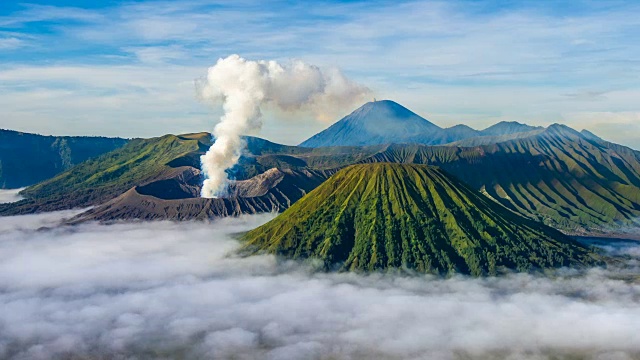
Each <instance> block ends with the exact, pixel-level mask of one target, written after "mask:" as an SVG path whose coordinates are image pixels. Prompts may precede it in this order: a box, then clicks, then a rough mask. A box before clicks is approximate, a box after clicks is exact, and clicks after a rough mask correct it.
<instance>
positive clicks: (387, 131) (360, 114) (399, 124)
mask: <svg viewBox="0 0 640 360" xmlns="http://www.w3.org/2000/svg"><path fill="white" fill-rule="evenodd" d="M442 132H443V130H442V129H441V128H440V127H438V126H436V125H434V124H432V123H430V122H429V121H427V120H426V119H424V118H422V117H420V116H418V115H417V114H415V113H414V112H412V111H411V110H409V109H407V108H405V107H404V106H402V105H400V104H398V103H396V102H393V101H391V100H381V101H374V102H369V103H366V104H364V105H363V106H361V107H360V108H358V109H357V110H355V111H354V112H352V113H351V114H349V115H347V116H345V117H344V118H342V119H341V120H340V121H338V122H336V123H335V124H333V125H331V126H330V127H329V128H328V129H326V130H324V131H322V132H320V133H318V134H316V135H314V136H312V137H311V138H309V139H308V140H306V141H304V142H303V143H301V144H300V146H303V147H323V146H362V145H376V144H391V143H396V144H401V143H430V141H431V140H430V139H431V138H433V137H437V138H440V137H441V134H442Z"/></svg>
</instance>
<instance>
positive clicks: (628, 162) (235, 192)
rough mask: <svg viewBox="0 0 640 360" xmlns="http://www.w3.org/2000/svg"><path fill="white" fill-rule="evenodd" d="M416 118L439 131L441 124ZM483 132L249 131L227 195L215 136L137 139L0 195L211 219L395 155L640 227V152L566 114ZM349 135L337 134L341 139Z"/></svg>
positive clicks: (542, 205)
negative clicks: (436, 138) (206, 182)
mask: <svg viewBox="0 0 640 360" xmlns="http://www.w3.org/2000/svg"><path fill="white" fill-rule="evenodd" d="M378 103H383V104H386V105H385V106H384V108H388V107H391V108H393V109H395V110H393V111H394V112H400V113H403V114H405V115H406V116H405V117H404V118H403V119H404V120H399V121H408V122H410V123H414V122H418V121H422V122H426V120H423V119H421V118H419V117H417V115H415V114H414V115H415V116H414V115H411V114H412V113H410V112H408V110H406V109H405V110H406V111H405V110H402V109H404V108H402V107H400V106H399V105H398V107H396V106H395V105H393V104H395V103H393V102H390V101H385V102H382V101H379V102H375V103H369V104H366V105H365V106H364V107H362V108H361V109H359V110H362V111H363V112H364V110H367V109H366V107H369V108H370V109H368V110H367V111H368V112H371V111H374V110H372V109H375V108H376V107H377V104H378ZM387 110H388V109H387ZM387 110H385V111H387ZM356 112H357V111H356ZM356 112H354V113H356ZM374 112H375V111H374ZM407 112H408V113H407ZM364 115H365V114H363V116H364ZM374 115H375V114H373V113H372V114H369V115H366V116H364V117H360V120H362V119H363V118H364V119H367V118H370V117H372V116H374ZM384 119H387V118H386V117H383V116H380V117H378V120H376V121H379V122H384V121H386V120H384ZM343 120H344V119H343ZM341 121H342V120H341ZM418 123H419V122H418ZM420 124H421V123H420ZM334 126H335V125H334ZM334 126H332V127H331V128H333V127H334ZM412 126H413V125H412ZM415 126H419V127H420V129H430V131H435V132H437V131H438V130H437V129H438V127H437V126H435V125H433V124H431V125H429V124H427V125H425V124H422V125H415ZM331 128H329V129H328V130H331ZM392 128H394V129H395V128H397V127H396V126H389V127H388V129H392ZM416 128H417V127H416ZM462 129H464V128H462ZM328 130H325V132H326V131H328ZM332 131H333V130H332ZM345 131H346V130H345ZM474 131H475V130H474ZM323 133H324V132H321V133H320V134H318V135H316V136H314V137H312V139H313V138H316V137H317V136H319V135H321V134H323ZM481 133H482V135H481V136H475V137H470V138H466V139H463V140H458V141H456V142H453V143H451V142H449V143H447V144H444V145H438V146H432V145H424V144H416V143H394V144H376V145H366V146H333V147H302V146H285V145H280V144H275V143H272V142H269V141H267V140H264V139H260V138H255V137H246V141H247V150H246V152H245V154H244V156H243V157H242V158H241V161H240V163H239V164H238V165H237V166H236V167H234V168H233V169H231V170H229V172H230V174H231V175H232V177H233V178H235V179H237V182H236V183H234V185H232V192H231V193H230V194H229V196H228V197H225V198H221V199H202V198H199V197H198V194H199V190H200V185H201V181H202V178H201V174H200V170H199V166H200V163H199V156H200V155H202V154H203V153H204V152H205V151H206V150H207V149H208V147H209V146H210V145H211V141H212V139H211V136H210V134H208V133H198V134H185V135H179V136H176V135H166V136H163V137H158V138H152V139H136V140H132V141H130V142H129V143H127V144H126V145H124V146H122V147H121V148H118V149H116V150H114V151H112V152H109V153H106V154H103V155H102V156H100V157H98V158H94V159H90V160H88V161H86V162H84V163H81V164H79V165H78V166H75V167H73V168H72V169H70V170H68V171H65V172H63V173H61V174H59V175H57V176H55V177H54V178H51V179H48V180H45V181H43V182H41V183H39V184H37V185H35V186H31V187H29V188H27V189H26V190H25V191H24V192H23V194H24V196H25V197H26V199H25V200H23V201H21V202H18V203H14V204H0V215H10V214H24V213H33V212H39V211H49V210H59V209H68V208H73V207H86V206H94V208H93V209H92V210H90V211H89V212H87V213H85V214H83V215H80V216H79V217H78V218H77V219H75V220H74V221H86V220H100V221H110V220H121V219H175V220H183V219H195V218H197V219H204V218H215V217H220V216H229V215H239V214H251V213H259V212H265V211H282V210H284V209H286V208H288V207H290V206H291V205H292V204H293V203H295V202H296V201H298V200H299V199H300V198H302V197H304V196H305V195H306V194H307V193H308V192H310V191H311V190H313V189H314V188H316V187H317V186H318V185H320V184H321V183H323V182H324V181H325V180H326V179H327V178H329V177H330V176H331V175H332V174H334V173H336V172H337V171H339V170H340V169H342V168H344V167H346V166H349V165H352V164H365V163H383V162H392V163H415V164H427V165H435V166H439V167H441V168H442V169H444V170H445V171H446V172H447V173H449V174H452V175H453V176H455V177H457V178H458V179H460V180H461V181H463V182H464V183H466V184H468V185H469V186H470V187H471V188H472V189H475V190H476V191H478V192H480V193H483V194H484V195H485V196H487V197H488V198H490V199H492V200H493V201H495V202H497V203H499V204H501V205H503V206H504V207H506V208H508V209H510V210H511V211H513V212H515V213H518V214H520V215H523V216H525V217H527V218H530V219H534V220H538V221H541V222H543V223H545V224H547V225H550V226H552V227H554V228H556V229H561V230H563V231H565V232H567V233H571V234H593V233H596V232H611V231H615V229H616V228H617V227H620V226H637V225H638V224H637V222H636V221H637V219H639V218H640V152H637V151H634V150H632V149H629V148H627V147H624V146H621V145H617V144H613V143H610V142H607V141H604V140H602V139H600V138H599V137H597V136H596V135H594V134H591V133H588V132H578V131H575V130H573V129H571V128H569V127H566V126H563V125H558V124H556V125H552V126H549V127H548V128H546V129H545V128H537V127H530V126H527V125H522V124H517V123H500V124H497V125H495V126H493V127H490V128H488V129H485V130H483V131H481ZM402 134H404V135H406V136H405V138H406V137H407V136H409V137H410V135H411V134H410V132H408V131H396V132H395V135H393V136H400V135H402ZM407 134H409V135H407ZM357 135H358V134H356V133H353V136H354V137H357ZM382 135H384V134H381V135H380V136H381V137H382ZM404 135H403V136H404ZM349 137H350V136H346V135H345V134H344V133H342V132H338V133H336V134H335V138H336V139H343V140H348V139H349ZM361 140H362V141H364V140H365V139H361ZM340 141H342V140H340ZM398 141H400V140H398Z"/></svg>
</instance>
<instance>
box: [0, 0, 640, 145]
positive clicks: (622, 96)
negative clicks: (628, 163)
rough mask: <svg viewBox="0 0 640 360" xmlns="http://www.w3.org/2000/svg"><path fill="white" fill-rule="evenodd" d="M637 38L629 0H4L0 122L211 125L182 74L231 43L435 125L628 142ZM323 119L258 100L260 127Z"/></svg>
mask: <svg viewBox="0 0 640 360" xmlns="http://www.w3.org/2000/svg"><path fill="white" fill-rule="evenodd" d="M96 3H100V4H99V6H98V7H96ZM559 3H561V4H559ZM638 39H640V3H638V2H635V1H606V2H601V1H565V2H556V1H446V2H434V1H416V2H396V1H380V2H358V1H348V2H338V1H320V2H293V1H282V2H261V1H242V0H241V1H233V2H212V1H198V0H194V1H189V0H188V1H180V2H177V1H168V2H165V1H137V2H131V1H129V2H121V1H102V2H97V1H49V2H46V1H36V2H12V1H10V0H9V1H7V0H4V1H2V2H0V109H1V110H0V119H1V120H0V127H2V128H11V129H18V130H23V131H31V132H39V133H44V134H73V135H76V134H96V135H117V136H126V137H132V136H155V135H161V134H164V133H169V132H173V133H180V132H190V131H203V130H211V129H212V128H213V125H214V123H215V122H216V120H217V118H218V117H219V115H220V110H219V109H215V108H210V107H208V106H207V105H205V104H202V103H200V102H199V101H198V100H197V99H196V96H195V91H194V86H193V81H194V79H196V78H199V77H201V76H204V75H205V73H206V70H207V68H208V67H209V66H211V65H213V64H214V63H215V61H216V60H217V59H218V58H220V57H226V56H227V55H230V54H233V53H237V54H240V55H242V56H243V57H246V58H249V59H275V60H283V61H284V60H287V59H290V58H296V59H301V60H304V61H306V62H310V63H313V64H318V65H321V66H327V67H339V68H341V69H342V70H343V72H345V74H347V75H348V76H349V77H351V78H353V79H355V80H356V81H358V82H360V83H362V84H365V85H367V86H368V87H370V88H371V89H372V90H373V91H374V93H375V94H376V97H378V98H390V99H394V100H396V101H398V102H400V103H401V104H403V105H405V106H407V107H409V108H410V109H412V110H414V111H416V112H417V113H419V114H420V115H422V116H424V117H426V118H428V119H429V120H431V121H432V122H434V123H436V124H438V125H441V126H452V125H455V124H458V123H466V124H468V125H470V126H472V127H475V128H483V127H486V126H488V125H490V124H493V123H495V122H498V121H501V120H516V121H521V122H526V123H530V124H534V125H548V124H551V123H555V122H560V123H565V124H568V125H570V126H572V127H574V128H577V129H582V128H587V129H589V130H592V131H593V132H595V133H596V134H599V135H601V136H603V137H605V138H607V139H610V140H613V141H616V142H619V143H623V144H625V145H629V146H632V147H634V148H636V149H640V41H638ZM336 120H337V119H336ZM326 126H328V124H327V123H318V122H314V121H313V120H312V119H311V118H309V119H306V118H300V119H284V120H283V119H279V118H277V117H276V116H275V115H270V114H267V115H266V119H265V127H264V129H263V131H262V134H261V135H262V136H264V137H266V138H269V139H271V140H274V141H278V142H283V143H289V144H294V143H298V142H300V141H301V140H303V139H305V138H307V137H308V136H310V135H312V134H313V133H314V132H316V131H318V130H320V129H322V128H324V127H326Z"/></svg>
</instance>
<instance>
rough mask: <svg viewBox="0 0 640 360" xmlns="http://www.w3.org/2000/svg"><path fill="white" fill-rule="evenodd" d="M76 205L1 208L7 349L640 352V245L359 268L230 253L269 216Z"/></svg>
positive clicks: (599, 355)
mask: <svg viewBox="0 0 640 360" xmlns="http://www.w3.org/2000/svg"><path fill="white" fill-rule="evenodd" d="M73 214H74V212H62V213H52V214H45V215H29V216H19V217H4V218H2V217H0V358H12V359H51V358H56V357H57V358H68V357H72V356H76V358H79V359H83V358H91V359H102V358H105V359H106V358H121V359H155V358H177V357H182V358H214V359H372V358H375V359H476V358H486V359H552V358H553V359H561V358H565V357H568V356H576V357H572V359H574V358H578V359H580V358H584V359H638V358H640V280H639V275H638V274H640V262H639V261H638V257H639V256H640V252H639V251H638V249H639V246H640V243H634V242H626V243H620V244H616V245H607V246H608V247H609V249H608V250H609V251H615V252H616V253H617V254H620V255H623V256H625V257H626V260H624V261H623V262H622V263H621V264H620V266H619V267H616V268H610V269H607V270H605V269H591V270H588V271H585V272H577V271H568V270H567V271H561V272H559V273H557V274H555V275H553V276H548V277H542V276H533V275H524V274H519V275H518V274H514V275H510V276H507V277H503V278H486V279H471V278H467V277H453V278H450V279H439V278H435V277H430V276H418V277H416V276H414V277H409V276H398V275H382V274H376V275H369V276H363V275H356V274H337V273H331V274H326V273H320V272H316V271H314V270H313V269H312V267H310V266H307V265H304V264H296V263H293V262H286V261H279V260H276V259H275V258H274V257H272V256H254V257H248V258H239V257H236V256H233V252H234V249H236V248H237V246H238V243H237V242H236V241H235V240H234V234H237V233H238V232H241V231H245V230H247V229H251V228H253V227H255V226H257V225H259V224H261V223H264V222H265V221H267V220H269V219H270V218H271V217H272V216H273V215H262V216H252V217H243V218H239V219H224V220H220V221H215V222H212V223H192V222H187V223H172V222H153V223H133V224H131V223H130V224H114V225H99V224H84V225H80V226H71V227H70V226H55V225H56V224H57V222H58V221H59V220H60V219H61V218H64V217H69V216H72V215H73ZM43 227H44V228H43Z"/></svg>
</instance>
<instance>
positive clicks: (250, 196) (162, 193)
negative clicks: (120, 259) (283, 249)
mask: <svg viewBox="0 0 640 360" xmlns="http://www.w3.org/2000/svg"><path fill="white" fill-rule="evenodd" d="M175 171H176V173H175V174H174V175H173V176H171V177H168V178H166V179H162V180H158V181H154V182H151V183H148V184H146V185H143V186H136V187H133V188H131V189H129V190H128V191H127V192H125V193H124V194H122V195H120V196H118V197H116V198H115V199H113V200H110V201H108V202H106V203H104V204H102V205H100V206H97V207H95V208H93V209H90V210H88V211H86V212H84V213H82V214H80V215H78V216H76V217H75V218H73V219H71V220H70V223H79V222H84V221H102V222H109V221H114V220H207V219H213V218H217V217H225V216H239V215H243V214H257V213H265V212H279V211H283V210H284V209H287V208H288V207H289V206H291V205H292V204H293V203H294V202H296V201H297V200H298V199H300V198H301V197H303V196H304V195H306V194H307V192H309V191H311V190H313V189H315V188H316V187H317V186H318V185H320V184H321V183H322V182H323V181H325V180H326V179H327V178H328V177H329V176H330V175H331V174H332V173H333V171H319V170H289V169H283V170H279V169H276V168H273V169H270V170H267V171H266V172H264V173H262V174H260V175H257V176H255V177H253V178H250V179H248V180H240V181H236V182H234V183H232V185H231V191H230V195H229V196H228V197H225V198H217V199H204V198H200V197H199V193H200V186H201V182H202V178H201V176H200V171H199V170H197V169H195V168H192V167H188V166H184V167H180V168H177V169H175Z"/></svg>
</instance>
